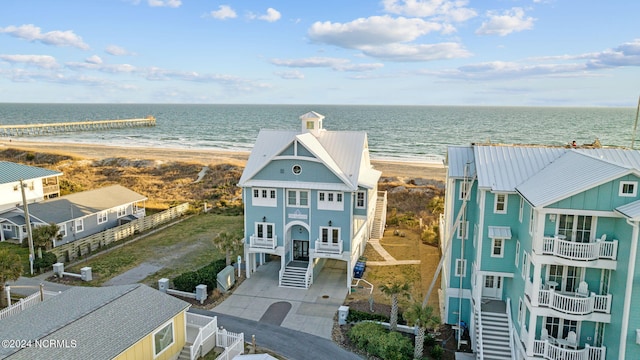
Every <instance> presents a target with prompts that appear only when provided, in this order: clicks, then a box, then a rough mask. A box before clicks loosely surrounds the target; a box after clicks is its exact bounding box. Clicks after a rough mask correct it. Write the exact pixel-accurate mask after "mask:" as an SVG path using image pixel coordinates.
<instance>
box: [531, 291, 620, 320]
mask: <svg viewBox="0 0 640 360" xmlns="http://www.w3.org/2000/svg"><path fill="white" fill-rule="evenodd" d="M534 295H535V294H534ZM538 304H539V306H546V307H549V308H552V309H554V310H557V311H560V312H563V313H566V314H573V315H587V314H591V313H594V312H599V313H605V314H610V313H611V294H608V295H596V294H595V293H591V295H589V296H587V297H584V296H579V295H574V294H562V293H558V292H556V291H555V290H538Z"/></svg>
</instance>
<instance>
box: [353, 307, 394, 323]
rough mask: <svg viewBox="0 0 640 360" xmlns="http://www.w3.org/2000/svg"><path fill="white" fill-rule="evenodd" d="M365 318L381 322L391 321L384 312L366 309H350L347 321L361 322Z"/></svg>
mask: <svg viewBox="0 0 640 360" xmlns="http://www.w3.org/2000/svg"><path fill="white" fill-rule="evenodd" d="M364 320H373V321H381V322H389V317H388V316H386V315H382V314H375V313H370V312H366V311H359V310H349V315H348V316H347V322H360V321H364Z"/></svg>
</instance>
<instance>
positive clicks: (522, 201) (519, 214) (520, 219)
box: [518, 198, 524, 223]
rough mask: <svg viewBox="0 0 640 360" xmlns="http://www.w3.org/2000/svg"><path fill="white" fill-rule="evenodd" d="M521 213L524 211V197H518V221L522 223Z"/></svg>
mask: <svg viewBox="0 0 640 360" xmlns="http://www.w3.org/2000/svg"><path fill="white" fill-rule="evenodd" d="M522 213H524V198H520V212H519V213H518V220H519V221H520V223H522Z"/></svg>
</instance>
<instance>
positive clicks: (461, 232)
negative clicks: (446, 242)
mask: <svg viewBox="0 0 640 360" xmlns="http://www.w3.org/2000/svg"><path fill="white" fill-rule="evenodd" d="M468 236H469V222H468V221H460V222H458V239H467V238H468Z"/></svg>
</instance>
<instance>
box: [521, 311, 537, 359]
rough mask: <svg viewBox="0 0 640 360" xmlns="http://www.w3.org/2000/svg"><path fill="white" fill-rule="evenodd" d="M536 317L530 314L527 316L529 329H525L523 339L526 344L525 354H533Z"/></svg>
mask: <svg viewBox="0 0 640 360" xmlns="http://www.w3.org/2000/svg"><path fill="white" fill-rule="evenodd" d="M537 320H538V317H537V316H535V315H533V314H531V315H530V316H529V329H527V336H528V337H527V338H526V339H524V341H525V342H526V344H527V356H533V341H534V340H535V339H536V324H537V323H538V321H537Z"/></svg>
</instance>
